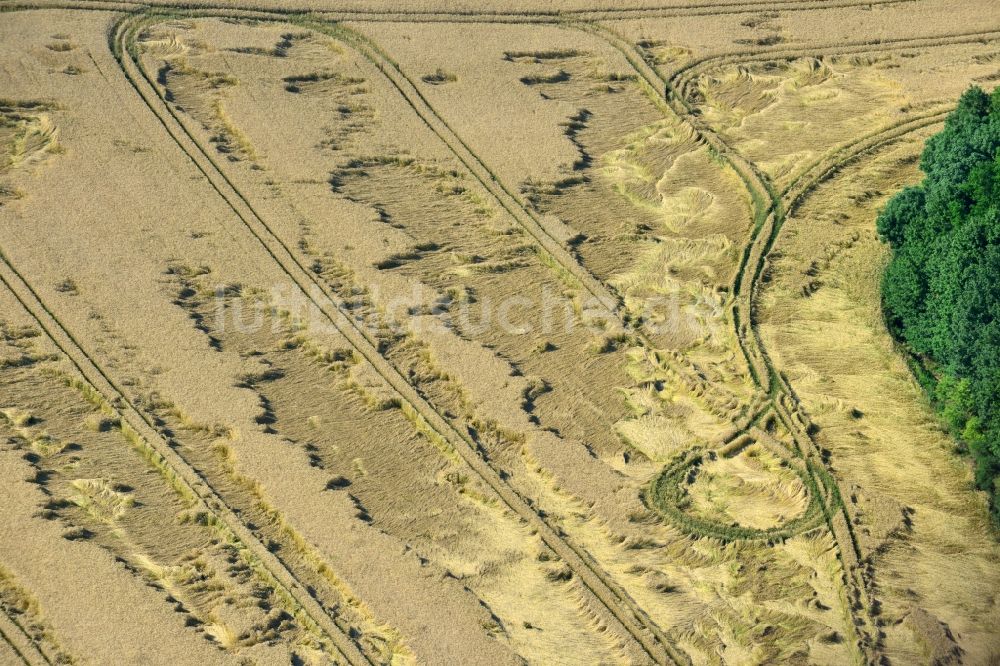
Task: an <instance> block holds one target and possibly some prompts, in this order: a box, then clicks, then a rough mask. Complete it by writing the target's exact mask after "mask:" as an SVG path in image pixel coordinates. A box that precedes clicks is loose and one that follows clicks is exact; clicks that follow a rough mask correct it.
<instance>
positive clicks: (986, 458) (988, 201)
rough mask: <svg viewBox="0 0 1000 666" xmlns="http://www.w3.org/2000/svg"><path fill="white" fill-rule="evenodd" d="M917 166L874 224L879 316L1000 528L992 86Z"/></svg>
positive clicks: (969, 102)
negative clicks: (916, 178) (881, 252)
mask: <svg viewBox="0 0 1000 666" xmlns="http://www.w3.org/2000/svg"><path fill="white" fill-rule="evenodd" d="M920 168H921V170H922V171H923V172H924V174H925V177H924V180H923V182H922V183H920V184H919V185H917V186H915V187H907V188H906V189H904V190H903V191H902V192H900V193H899V194H897V195H896V196H895V197H894V198H893V199H891V200H890V201H889V203H888V204H887V205H886V207H885V209H884V210H883V211H882V213H881V215H880V216H879V218H878V232H879V234H880V235H881V236H882V238H883V239H884V240H886V241H888V243H889V244H890V246H891V247H892V259H891V262H890V263H889V265H888V267H887V268H886V272H885V275H884V277H883V281H882V304H883V310H884V313H885V318H886V323H887V324H888V326H889V329H890V330H891V332H892V333H893V334H894V335H895V336H896V337H897V339H898V340H899V341H900V342H901V343H902V344H903V345H904V346H905V347H906V350H907V351H908V352H909V355H910V361H911V367H912V368H913V370H914V372H915V374H916V376H917V378H918V379H919V380H920V383H921V384H922V385H923V386H924V388H925V389H926V390H927V392H928V394H929V395H930V398H931V401H932V402H933V403H934V405H935V406H936V408H937V409H938V411H939V413H940V415H941V417H942V418H943V420H944V422H945V423H946V425H947V427H948V428H949V429H950V430H951V431H952V434H953V435H954V436H955V437H956V439H957V440H958V442H959V443H960V446H961V447H962V448H964V449H967V450H968V451H969V452H970V453H971V455H972V457H973V460H974V462H975V480H976V485H977V486H978V487H979V488H980V489H982V490H985V491H987V492H988V493H989V496H990V511H991V513H992V515H993V518H994V520H996V521H997V522H998V523H1000V409H998V407H1000V87H997V88H996V89H995V90H994V91H993V94H992V95H989V94H987V93H985V92H984V91H983V90H982V89H980V88H978V87H973V88H970V89H969V90H968V91H966V92H965V94H963V95H962V98H961V100H960V101H959V103H958V107H957V108H956V109H955V111H954V112H952V113H951V114H950V115H949V117H948V119H947V122H946V123H945V127H944V129H943V130H942V131H941V132H940V133H939V134H936V135H934V136H933V137H931V138H930V139H929V140H928V141H927V144H926V146H925V148H924V151H923V154H922V156H921V160H920Z"/></svg>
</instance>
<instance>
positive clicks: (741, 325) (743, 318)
mask: <svg viewBox="0 0 1000 666" xmlns="http://www.w3.org/2000/svg"><path fill="white" fill-rule="evenodd" d="M606 32H608V33H610V35H611V38H610V39H609V41H611V42H612V43H613V44H614V45H615V46H618V47H619V48H620V49H627V48H631V49H632V50H633V53H632V54H629V53H628V52H626V51H623V53H625V55H626V58H628V59H629V61H630V62H632V63H633V64H634V65H636V70H637V71H638V72H639V73H640V74H641V75H642V76H643V78H644V79H645V80H646V82H647V83H648V84H649V85H650V86H652V87H653V88H654V89H655V88H657V87H658V86H662V87H661V88H660V89H661V90H663V91H664V92H665V94H666V97H667V99H668V102H669V103H670V105H671V107H672V108H673V109H674V110H675V111H676V112H677V114H678V115H679V116H680V117H681V118H683V119H685V120H687V121H688V122H689V124H690V125H691V126H692V129H694V131H695V132H696V135H697V136H699V137H704V139H705V140H706V141H707V142H708V144H709V145H710V146H711V147H713V148H714V149H715V150H716V151H717V152H718V154H719V155H720V156H721V157H722V158H723V159H725V160H726V161H727V162H728V163H729V164H730V166H731V167H732V168H733V169H734V170H735V171H736V172H737V173H738V174H740V176H741V178H742V180H743V181H744V183H745V184H746V185H747V187H748V189H749V190H750V195H751V198H752V199H753V200H754V201H755V202H756V203H757V213H756V215H755V217H756V218H757V219H758V220H760V221H759V223H758V224H756V225H755V228H754V231H753V232H752V234H751V238H750V240H749V242H748V244H747V250H746V251H745V253H744V260H743V262H742V263H741V267H740V271H739V273H738V275H737V278H736V280H734V289H733V293H734V296H735V297H736V303H735V305H734V308H733V316H734V325H735V327H736V330H737V337H738V339H739V340H740V342H741V347H742V348H743V349H744V352H745V354H746V355H747V358H748V361H750V362H751V367H754V366H756V367H757V372H756V373H754V374H755V377H757V378H759V384H760V387H761V389H762V390H764V391H765V392H766V393H767V395H768V396H769V398H770V401H771V403H772V405H773V409H774V414H775V415H776V417H777V418H778V419H779V420H780V421H781V422H782V424H783V425H784V426H785V428H786V429H787V430H788V432H789V434H790V436H791V437H792V438H793V441H794V443H795V447H796V449H798V450H799V451H800V452H801V455H803V456H807V457H808V458H810V459H813V460H814V461H817V460H818V461H819V464H821V465H823V469H824V470H825V471H826V472H827V473H829V468H828V466H827V465H826V464H825V463H823V462H822V457H821V456H820V455H819V447H818V445H817V444H816V442H815V440H814V437H813V435H812V434H811V422H810V420H809V418H808V417H807V416H806V415H805V414H804V412H803V410H802V408H801V406H800V405H799V403H798V402H797V400H796V398H795V396H794V393H793V392H792V390H791V387H790V386H789V385H788V383H787V381H786V380H785V379H784V377H782V376H781V374H780V372H778V370H777V368H776V367H775V365H774V363H773V361H772V360H771V358H770V356H769V355H768V354H767V351H766V349H765V347H764V345H763V343H762V341H761V340H760V337H759V333H758V330H757V327H756V324H755V322H754V319H753V308H754V302H755V295H756V291H757V288H758V285H757V281H758V278H759V276H760V274H761V271H762V267H763V265H764V262H765V261H766V257H767V254H768V252H769V251H770V249H771V248H772V246H773V244H774V242H775V241H776V239H777V236H778V233H779V232H780V229H781V225H782V223H783V222H784V219H785V217H786V215H787V212H786V211H787V210H788V209H789V208H794V207H795V206H796V205H798V204H799V203H800V202H801V200H802V199H803V198H804V197H806V196H808V194H809V193H810V192H811V190H812V189H813V188H814V187H815V186H816V185H818V184H819V183H820V182H822V181H823V180H825V179H827V178H829V177H831V176H833V175H835V174H836V173H837V171H838V170H839V169H840V168H841V167H842V166H843V165H845V164H847V163H850V162H852V161H854V160H856V159H857V158H858V157H859V156H860V155H863V154H865V153H868V152H872V151H874V150H877V149H878V148H879V147H881V146H884V145H886V144H888V143H891V142H892V141H895V140H898V139H899V138H902V137H905V136H907V135H908V134H910V133H912V132H915V131H919V130H921V129H923V128H925V127H927V126H929V125H933V124H935V123H938V122H941V121H942V120H943V118H944V116H945V115H946V113H947V111H932V112H930V113H928V114H926V117H910V118H908V119H906V120H905V121H903V122H901V123H899V124H897V125H895V126H891V127H889V128H887V129H885V130H883V131H881V132H877V133H875V134H873V135H869V136H868V137H862V138H861V139H858V140H856V141H854V142H850V143H848V144H847V145H846V146H840V147H838V148H835V149H834V150H833V151H831V152H828V153H827V154H826V155H824V156H823V157H822V158H820V160H818V162H817V163H814V164H812V165H810V166H809V167H807V169H806V170H805V171H804V172H802V173H800V174H799V175H798V176H797V177H796V179H795V180H794V181H793V183H792V185H790V186H789V187H788V188H786V189H785V190H784V191H783V192H781V193H778V192H777V191H776V190H775V188H774V186H773V185H772V184H771V182H770V179H769V178H767V177H766V176H765V175H764V174H763V173H762V172H761V171H760V170H759V168H758V167H756V165H753V163H752V162H749V161H748V160H746V159H745V158H744V157H742V156H741V155H740V154H739V153H738V151H736V150H734V149H732V148H731V147H730V146H729V145H728V144H727V143H726V142H725V141H723V140H722V139H721V138H720V137H718V136H717V135H714V133H713V132H712V131H711V130H710V129H709V128H708V127H706V126H704V124H703V123H700V122H697V121H696V120H695V118H694V117H693V116H692V114H691V111H692V109H691V108H690V107H689V106H688V105H687V103H686V101H685V100H684V99H683V98H681V97H680V96H678V95H677V94H676V93H675V92H674V89H673V88H672V86H671V84H670V82H669V81H667V80H666V79H664V78H663V77H662V76H661V75H660V74H659V72H657V71H656V70H655V69H654V68H653V67H651V66H649V64H648V63H646V61H645V60H644V59H643V58H642V57H641V54H639V53H635V52H634V49H635V47H634V46H631V45H629V44H628V43H627V42H624V40H621V39H620V38H617V39H616V37H617V36H616V35H614V33H612V32H611V31H610V30H607V31H606ZM988 34H995V33H988ZM935 39H936V40H937V41H936V42H935V43H934V44H933V45H932V46H943V45H947V44H950V43H953V42H951V41H948V40H947V38H940V37H938V38H935ZM967 41H971V42H977V41H982V35H977V36H976V37H974V38H971V39H970V38H969V37H968V35H960V36H958V37H956V39H955V42H958V43H962V42H967ZM923 45H924V46H931V45H928V44H926V43H923ZM902 48H906V46H903V47H902ZM812 51H813V52H815V51H816V49H812ZM762 58H763V56H762ZM763 59H769V58H763ZM831 155H833V156H838V155H839V157H834V158H833V159H832V160H831V159H830V158H831ZM813 171H817V172H818V173H817V174H816V175H814V176H813V177H812V178H806V177H807V176H808V175H809V174H810V173H812V172H813ZM803 179H805V180H803ZM755 183H756V184H757V185H756V192H755V191H754V189H755V187H754V184H755ZM803 183H804V184H803ZM760 202H763V203H764V204H765V207H763V208H762V207H761V206H760ZM761 218H763V219H761ZM751 264H753V268H752V272H751V274H750V275H749V276H747V275H746V272H747V270H748V268H749V267H750V265H751ZM786 403H788V404H786ZM834 484H836V480H835V479H834ZM836 492H837V494H838V495H839V494H840V490H839V487H837V488H836ZM833 499H834V500H835V503H836V504H837V505H839V506H837V507H829V506H828V508H827V511H828V513H829V511H830V509H832V508H836V509H837V511H836V513H835V514H834V515H833V521H831V522H830V524H829V527H830V530H831V533H832V534H833V536H834V539H835V541H837V542H838V544H839V550H840V558H841V561H842V564H843V568H844V572H845V575H847V576H849V577H850V583H849V588H850V589H852V590H853V591H854V594H855V596H856V597H857V598H858V599H860V600H862V602H863V603H861V604H860V608H858V609H857V610H855V609H853V608H852V611H851V612H852V615H855V617H856V622H859V627H860V626H864V627H865V631H864V633H863V634H862V633H859V645H860V647H861V649H862V650H863V652H864V654H865V658H866V660H868V661H871V662H874V661H877V660H878V654H877V650H878V646H879V639H878V636H879V631H878V626H877V623H876V622H875V620H874V618H873V617H872V615H871V613H870V609H871V607H872V604H871V603H870V600H869V599H868V590H867V585H866V584H865V581H864V580H863V578H862V573H861V571H860V568H859V567H857V566H849V564H848V561H847V558H846V554H845V549H847V552H849V553H850V555H851V556H852V558H851V559H854V560H855V561H857V560H858V559H859V558H860V553H861V551H860V546H859V544H858V542H857V538H856V536H855V535H854V532H853V529H852V528H851V522H850V516H849V515H848V513H847V508H846V506H845V505H844V504H843V502H842V501H841V500H840V497H835V498H833ZM834 522H837V523H840V525H839V527H840V529H837V528H835V524H834ZM844 541H846V542H847V543H842V542H844ZM858 616H860V617H858ZM859 631H860V629H859ZM865 634H867V635H865Z"/></svg>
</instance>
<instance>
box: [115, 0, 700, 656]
mask: <svg viewBox="0 0 1000 666" xmlns="http://www.w3.org/2000/svg"><path fill="white" fill-rule="evenodd" d="M241 14H242V12H241ZM153 18H154V19H155V15H154V17H153ZM256 18H258V19H264V20H274V18H273V17H269V16H266V15H263V14H262V15H259V16H257V17H256ZM142 19H143V16H142V15H138V16H135V15H133V16H128V17H125V18H123V19H122V20H120V21H118V22H117V23H116V25H115V27H114V29H113V31H112V33H111V35H110V45H111V47H112V50H113V52H114V54H115V57H116V59H117V60H118V62H119V64H120V65H121V67H122V71H123V73H124V74H125V76H126V77H127V78H128V79H129V81H130V83H131V84H132V85H133V86H134V88H135V90H136V92H137V93H138V94H139V95H140V96H141V97H142V100H143V102H144V103H145V104H146V105H147V106H148V107H149V109H150V110H151V112H153V113H154V114H155V115H156V116H157V118H158V119H159V120H160V122H161V124H162V125H163V127H164V129H165V130H166V131H167V132H168V133H169V134H170V136H171V138H172V139H173V140H174V141H175V142H176V143H177V144H178V146H179V147H180V148H181V149H182V150H183V151H184V152H185V154H186V155H187V156H188V157H189V158H190V159H191V161H192V162H193V163H194V164H195V166H196V167H197V168H198V170H199V171H200V172H201V173H202V174H203V175H204V176H205V178H206V179H208V181H209V182H210V183H211V184H212V187H213V189H215V191H216V192H217V193H218V194H219V196H220V197H222V198H223V200H224V201H225V202H226V203H227V205H228V206H229V207H230V208H231V209H232V210H233V212H234V213H235V214H236V215H237V217H238V218H239V219H240V220H241V221H242V222H243V224H244V225H245V226H246V227H247V229H248V230H249V231H250V232H251V234H252V235H253V236H254V237H255V239H256V240H257V241H258V242H260V244H261V245H262V246H263V247H264V249H265V250H266V252H267V253H268V254H269V255H270V256H271V257H272V259H273V260H274V261H275V262H276V263H277V264H278V265H279V267H280V268H281V270H282V271H283V272H284V273H285V274H286V275H287V276H288V277H289V278H290V279H291V280H292V281H293V283H294V284H295V285H296V286H297V288H298V289H300V290H301V293H302V294H303V295H304V296H305V297H306V298H307V299H309V301H311V302H312V303H314V304H315V305H316V307H317V308H318V310H319V312H321V313H322V314H323V316H324V317H325V318H326V319H327V321H329V322H330V324H332V325H333V326H334V327H335V328H336V329H337V331H338V332H340V333H341V334H342V335H343V336H344V337H345V338H346V339H347V341H348V342H349V344H350V345H351V346H352V347H353V348H354V349H355V350H356V351H357V352H358V353H359V354H360V355H361V356H362V357H363V358H364V359H365V360H366V361H367V362H368V363H370V364H371V365H372V366H373V367H374V368H375V370H376V371H377V372H378V373H379V374H380V375H381V376H382V377H383V378H384V379H385V380H386V381H387V382H388V384H389V385H390V386H391V387H392V389H393V390H394V391H395V392H396V393H397V394H398V395H399V397H400V399H401V400H402V401H403V402H404V403H405V404H408V405H410V407H411V408H412V409H413V410H414V411H415V412H416V413H417V414H419V416H420V418H421V419H423V421H424V422H425V423H426V424H427V425H428V426H429V427H430V428H431V429H433V430H434V431H435V432H437V434H438V435H440V436H441V437H443V438H444V439H445V441H447V442H448V443H449V445H450V446H452V447H453V448H454V449H455V451H456V452H457V453H458V454H459V455H460V456H461V458H462V459H463V460H464V461H465V463H466V464H467V465H468V467H469V468H470V469H471V470H472V471H473V472H474V473H475V474H476V475H477V476H479V477H480V478H481V479H482V480H483V481H484V482H485V483H486V484H487V485H488V486H490V487H491V488H492V489H493V490H494V492H496V493H497V495H498V496H499V497H500V498H501V499H502V501H503V502H504V503H505V504H506V505H507V506H508V507H509V508H510V509H511V510H512V511H513V512H514V513H516V514H517V515H519V516H520V517H521V518H522V519H523V520H525V521H526V522H527V523H529V524H531V525H533V526H534V527H535V528H536V529H537V530H538V532H539V535H540V537H541V538H542V540H543V541H544V542H545V544H546V545H547V546H548V547H549V548H551V549H552V550H553V551H554V552H555V553H556V554H557V555H558V556H559V557H560V559H562V560H563V562H564V563H565V564H566V565H567V566H568V567H570V568H571V570H572V571H573V572H574V574H575V575H576V576H577V577H578V579H579V580H580V581H581V582H582V583H583V584H584V586H585V587H586V589H587V590H589V591H590V593H591V594H593V596H594V598H595V599H596V600H597V601H598V602H599V603H600V604H601V605H602V606H604V608H605V609H607V611H608V612H609V613H610V614H611V616H613V617H614V618H615V620H616V621H617V622H618V623H620V625H621V627H622V628H623V629H624V630H625V631H626V632H627V633H628V634H630V635H631V637H632V638H633V639H634V640H635V641H636V642H637V643H638V645H639V646H640V647H641V648H642V649H643V651H645V652H646V653H647V654H648V655H649V657H650V658H651V659H653V660H654V661H656V662H657V663H668V662H671V661H672V662H674V663H686V662H687V659H686V658H685V656H684V655H683V654H682V653H680V652H679V651H677V649H676V648H675V647H674V646H673V645H672V644H671V643H670V641H669V640H668V639H667V637H666V635H665V634H664V633H663V631H662V630H661V629H660V628H659V627H658V626H656V624H655V623H654V622H653V621H652V619H650V618H649V617H648V615H647V614H646V613H645V611H643V610H642V609H641V608H640V607H639V606H638V605H637V604H636V603H635V602H634V601H633V600H632V599H631V598H630V597H629V596H628V595H627V593H626V592H625V591H624V590H622V589H621V588H620V587H619V586H618V585H617V584H616V583H615V582H614V581H613V580H612V579H611V577H610V576H608V575H607V574H606V573H605V572H604V571H602V570H601V569H600V567H599V565H597V563H595V562H594V561H593V560H591V558H590V556H589V554H587V553H586V551H583V550H582V549H579V548H578V547H576V546H574V545H573V544H572V543H571V542H570V541H569V540H568V539H567V538H566V537H564V536H562V535H560V533H559V532H558V531H557V530H556V529H555V528H553V527H552V526H551V525H550V524H549V523H548V522H547V521H546V520H545V519H544V518H542V517H541V516H540V515H539V514H538V513H537V512H536V511H534V510H533V509H532V508H531V505H530V503H529V502H527V501H526V500H525V499H524V498H523V497H522V496H521V495H520V494H518V493H517V491H515V490H514V489H513V488H512V487H511V486H510V485H509V484H508V483H507V482H506V481H504V479H503V477H502V476H501V475H500V473H499V472H498V471H497V470H496V469H495V468H494V467H493V466H492V465H491V464H490V463H489V462H487V461H486V460H484V459H483V458H482V457H481V456H480V455H479V453H478V452H477V448H476V445H475V442H473V441H472V440H471V438H470V436H469V435H466V434H463V433H462V432H461V431H460V430H458V429H457V428H456V427H455V426H454V425H453V424H452V423H450V422H449V421H448V420H447V419H446V418H445V417H444V416H443V415H442V414H441V413H440V412H439V411H438V410H437V409H436V408H435V407H433V406H432V405H431V404H430V403H429V402H428V401H427V399H426V398H424V397H423V396H422V395H420V394H419V393H418V391H417V390H416V389H415V388H414V387H413V386H412V385H410V384H409V383H408V382H407V380H406V379H405V378H404V376H403V374H402V373H401V372H400V371H399V369H398V368H396V367H395V366H394V365H392V364H391V363H390V362H389V361H388V360H387V359H386V358H385V357H383V356H382V355H381V354H380V352H379V350H378V346H377V343H375V342H374V341H373V340H372V339H371V337H370V334H369V333H368V332H367V331H365V330H364V328H363V327H362V326H360V325H358V323H357V322H356V321H355V320H354V319H353V318H351V317H350V316H349V315H348V314H346V313H345V311H344V307H343V305H342V304H341V303H340V302H339V299H338V298H337V297H336V296H335V295H334V294H332V293H331V291H330V288H329V287H328V286H327V285H326V284H325V283H323V282H322V281H321V280H319V279H317V278H316V277H315V276H314V275H313V274H312V273H310V272H309V271H308V270H307V269H306V268H305V266H303V265H302V264H301V262H300V260H299V259H298V258H297V257H296V256H295V254H294V253H293V252H292V251H291V250H290V249H289V248H288V247H287V245H285V243H284V242H283V241H282V240H281V239H280V238H279V237H278V236H277V235H276V234H275V233H274V232H273V231H272V230H271V228H270V227H269V226H268V225H267V223H266V222H265V221H264V220H263V219H262V218H261V217H260V216H259V215H258V213H257V212H256V210H255V209H254V208H253V206H252V204H251V203H250V202H249V201H248V200H247V198H246V197H245V196H244V195H243V194H242V193H241V192H240V191H239V189H238V188H237V187H236V186H235V185H234V184H233V183H232V182H231V181H230V180H229V178H228V177H227V176H226V175H225V173H224V172H223V171H222V169H221V168H220V167H219V166H218V164H217V163H216V162H215V160H214V159H213V158H212V157H211V155H210V153H209V152H208V151H207V150H205V149H204V148H203V147H202V146H201V145H200V144H198V143H197V141H196V140H195V138H194V137H193V135H192V134H191V133H190V132H189V131H188V129H187V128H186V126H185V125H184V124H183V121H181V120H180V119H179V118H178V117H177V116H176V114H175V112H174V111H173V109H171V108H170V106H169V105H166V104H165V103H164V101H163V100H162V98H161V97H159V95H160V92H159V90H158V89H157V88H156V87H155V85H154V84H153V83H152V81H150V80H149V78H148V76H147V75H146V73H145V72H144V71H143V70H142V68H141V66H140V65H139V63H138V62H137V60H138V59H137V54H136V53H134V51H133V49H132V48H131V39H132V38H134V36H135V34H136V32H137V30H138V29H139V26H140V25H141V24H142ZM278 20H284V18H283V17H278ZM144 87H148V88H151V89H152V91H153V92H152V93H150V92H147V91H145V90H144ZM154 98H155V99H154ZM227 193H228V195H227Z"/></svg>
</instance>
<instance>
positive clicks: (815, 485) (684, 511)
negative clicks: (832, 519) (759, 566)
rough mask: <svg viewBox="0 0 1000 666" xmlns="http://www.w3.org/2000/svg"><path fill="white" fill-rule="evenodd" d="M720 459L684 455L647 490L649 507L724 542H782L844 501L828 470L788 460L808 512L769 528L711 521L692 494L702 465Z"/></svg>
mask: <svg viewBox="0 0 1000 666" xmlns="http://www.w3.org/2000/svg"><path fill="white" fill-rule="evenodd" d="M715 459H716V453H714V452H711V451H705V450H701V449H696V450H692V451H689V452H687V453H686V454H681V455H680V456H678V457H677V458H675V459H674V460H673V461H672V462H671V463H670V464H668V465H667V466H666V467H664V469H663V471H662V472H660V473H659V474H658V475H657V476H656V477H655V478H654V479H653V480H652V482H651V483H650V485H649V486H648V488H647V489H646V492H645V500H646V504H647V506H649V507H650V508H651V509H653V510H654V511H656V512H657V513H659V514H660V515H661V516H663V517H664V518H665V519H667V520H668V521H670V523H672V524H674V525H675V526H677V527H679V528H680V529H682V530H683V531H685V532H687V533H689V534H692V535H695V536H699V537H714V538H717V539H722V540H723V541H771V542H774V541H782V540H784V539H788V538H790V537H793V536H795V535H797V534H801V533H803V532H807V531H809V530H811V529H814V528H816V527H818V526H820V525H822V524H823V523H825V522H826V521H827V519H828V517H829V516H830V515H831V512H832V511H833V510H834V509H835V508H836V507H837V505H838V504H839V502H840V495H839V493H838V492H837V486H836V484H835V483H834V481H833V478H832V477H831V476H830V475H829V473H828V472H826V470H824V469H823V468H821V467H820V466H818V465H814V464H813V463H812V462H811V461H809V460H804V459H796V460H795V461H791V460H786V462H787V463H788V464H787V469H788V470H790V471H791V472H793V473H794V474H795V476H797V477H798V480H800V481H801V483H802V486H803V487H804V489H805V491H806V494H807V501H806V506H805V509H804V511H802V512H801V513H799V514H798V515H797V516H795V517H794V518H791V519H790V520H787V521H784V522H782V523H781V524H778V525H775V526H773V527H767V528H757V527H749V526H746V525H740V524H738V523H735V522H734V523H729V524H727V523H724V522H720V521H716V520H710V519H707V518H704V517H701V516H698V515H694V514H693V513H692V511H691V508H692V498H691V496H690V494H689V493H688V490H687V489H688V487H689V486H690V483H691V481H692V480H693V479H694V478H695V476H696V475H697V473H698V471H699V468H700V467H701V466H702V465H704V464H705V463H706V462H708V461H712V460H715Z"/></svg>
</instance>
